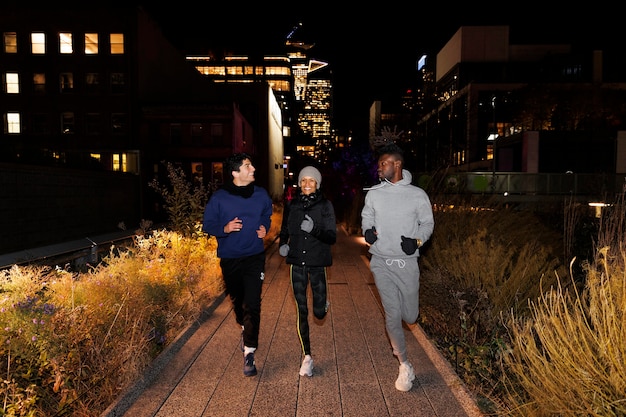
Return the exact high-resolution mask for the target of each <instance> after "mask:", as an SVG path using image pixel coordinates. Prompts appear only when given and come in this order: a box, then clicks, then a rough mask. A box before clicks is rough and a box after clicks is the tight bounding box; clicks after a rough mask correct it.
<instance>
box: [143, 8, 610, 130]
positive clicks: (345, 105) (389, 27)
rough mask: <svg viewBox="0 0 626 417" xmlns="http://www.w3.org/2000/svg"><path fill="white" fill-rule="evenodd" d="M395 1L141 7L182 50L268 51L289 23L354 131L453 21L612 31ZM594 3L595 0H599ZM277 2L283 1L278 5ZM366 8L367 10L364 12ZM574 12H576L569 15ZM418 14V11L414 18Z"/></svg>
mask: <svg viewBox="0 0 626 417" xmlns="http://www.w3.org/2000/svg"><path fill="white" fill-rule="evenodd" d="M396 3H397V4H400V3H399V2H393V1H392V2H386V3H385V7H384V8H379V9H378V8H370V9H368V8H363V9H362V10H361V11H360V12H357V11H342V12H337V11H333V12H332V13H329V10H334V9H328V8H324V7H320V5H319V3H316V4H315V7H316V8H315V7H313V6H311V5H310V4H308V3H307V4H306V10H305V11H302V10H301V9H299V7H300V8H301V7H302V6H299V3H287V4H288V6H286V5H283V6H281V5H280V4H278V5H277V4H274V3H272V5H271V9H270V8H268V7H267V6H265V7H263V6H252V8H250V9H247V10H248V11H247V12H245V11H242V10H236V8H235V7H234V6H228V5H224V6H223V7H221V8H220V10H219V13H218V14H210V13H209V14H206V13H204V14H202V13H195V12H194V10H196V8H195V7H194V6H191V5H188V6H186V5H185V2H182V3H181V2H179V6H178V8H177V9H172V8H171V6H169V7H167V8H164V7H159V6H153V5H150V6H145V7H144V8H145V9H146V10H147V11H148V12H149V13H150V14H151V15H152V16H153V17H154V19H155V20H156V21H157V22H158V23H159V25H160V26H161V28H162V30H163V32H164V35H166V37H167V38H168V39H170V40H171V41H172V43H173V44H174V45H175V46H176V47H178V48H179V49H181V51H182V52H184V53H185V54H189V53H206V52H208V50H209V49H220V48H223V49H224V50H228V51H232V52H236V53H253V52H257V51H258V52H263V53H268V54H271V53H275V52H277V51H280V50H281V49H280V48H281V47H282V46H283V45H284V41H285V39H286V37H287V35H288V34H289V33H290V32H291V31H292V29H293V28H294V26H296V25H298V24H301V27H300V28H299V29H298V30H297V31H296V35H301V34H304V37H305V40H306V41H309V42H311V43H314V44H315V46H314V47H313V48H312V49H311V50H310V57H311V58H315V59H320V60H325V61H327V62H329V64H330V67H331V69H332V71H333V88H334V107H335V109H334V116H335V120H334V123H335V127H336V128H338V129H340V130H343V131H345V130H347V129H351V130H352V131H356V132H361V131H364V130H366V128H367V117H368V115H369V108H370V106H371V104H372V103H373V102H374V101H375V100H381V101H382V102H383V103H389V102H392V101H394V100H395V101H398V100H399V99H400V97H401V95H402V93H403V92H404V91H405V90H406V89H407V88H410V87H412V84H411V80H412V77H414V76H415V67H416V62H417V60H418V59H419V57H421V56H422V55H423V54H427V55H428V56H429V59H431V60H434V59H435V58H436V53H437V52H439V50H440V49H441V48H442V47H443V46H444V45H445V44H446V42H448V40H450V38H451V37H452V36H453V35H454V33H455V32H456V31H457V30H458V29H459V28H460V27H461V26H476V25H485V26H491V25H509V26H510V42H511V43H528V44H533V43H572V44H578V45H584V46H588V47H591V48H604V47H605V46H606V45H608V44H609V41H610V39H612V38H615V37H616V36H617V34H618V33H619V26H618V25H617V24H614V23H611V22H612V21H614V20H615V18H614V17H611V14H610V13H609V12H607V11H605V10H608V9H602V8H597V9H594V10H584V11H580V12H576V11H574V12H573V13H574V14H575V15H574V16H569V17H568V18H567V19H563V17H562V16H561V15H560V14H559V13H556V12H555V13H553V14H550V13H545V12H544V11H543V10H542V9H540V8H539V6H533V5H532V4H526V6H525V8H524V9H522V10H518V11H516V12H515V13H507V14H504V13H502V14H495V15H494V14H493V13H491V12H490V11H489V10H490V9H485V8H482V9H481V8H480V7H476V6H475V5H472V6H470V5H465V6H461V7H460V8H459V7H457V6H455V8H454V13H453V14H454V15H453V16H451V14H452V13H451V12H442V11H437V7H436V6H429V7H430V9H432V10H430V11H429V8H428V7H427V8H425V9H424V8H422V10H425V12H424V13H415V12H413V11H412V10H409V9H410V8H407V6H406V3H404V4H403V5H396V6H394V4H396ZM600 5H601V3H600ZM281 7H284V9H282V8H281ZM369 10H372V11H369ZM576 13H577V14H576ZM420 16H423V17H420Z"/></svg>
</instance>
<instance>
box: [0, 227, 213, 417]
mask: <svg viewBox="0 0 626 417" xmlns="http://www.w3.org/2000/svg"><path fill="white" fill-rule="evenodd" d="M215 249H216V242H215V239H214V238H208V237H206V236H196V237H194V238H186V237H183V236H181V235H180V234H178V233H175V232H169V231H166V230H158V231H154V232H153V233H152V234H150V235H149V236H137V237H136V242H135V244H134V245H131V246H130V247H128V248H112V250H111V253H110V254H109V256H107V257H105V258H104V260H103V262H102V263H100V264H99V265H97V266H95V267H93V268H92V269H91V270H90V271H88V272H86V273H80V274H78V273H72V272H71V271H68V270H65V269H61V268H58V267H55V268H52V267H32V266H27V267H19V266H13V267H12V268H10V269H7V270H3V271H0V358H2V362H1V363H0V373H1V375H2V382H1V384H0V401H1V405H0V415H3V416H4V415H6V416H52V415H58V416H62V415H72V416H94V415H98V414H99V412H101V411H102V410H104V409H106V407H108V405H109V404H110V403H111V402H112V401H113V400H114V398H115V397H116V396H117V395H118V394H119V393H120V391H121V389H123V388H124V387H125V386H127V385H128V384H129V383H131V382H132V381H134V380H136V379H137V378H138V377H139V376H140V374H141V372H142V371H143V370H144V369H145V368H146V366H147V365H148V364H149V363H150V362H151V361H152V360H153V359H154V358H155V356H156V355H158V354H159V352H161V351H162V349H163V348H164V347H165V346H166V345H167V344H168V343H169V342H170V341H172V340H173V339H174V338H175V337H176V336H177V335H178V334H179V333H180V332H181V331H182V330H183V329H184V328H185V327H186V326H188V325H189V324H191V323H192V322H193V321H194V320H196V319H197V318H198V317H199V315H200V314H201V312H202V309H203V308H204V307H206V306H207V304H208V303H209V302H210V301H211V300H212V299H213V298H215V297H216V296H218V295H219V294H221V293H222V291H223V287H222V285H223V284H222V280H221V273H220V271H219V264H218V260H217V258H216V255H215V253H216V252H215Z"/></svg>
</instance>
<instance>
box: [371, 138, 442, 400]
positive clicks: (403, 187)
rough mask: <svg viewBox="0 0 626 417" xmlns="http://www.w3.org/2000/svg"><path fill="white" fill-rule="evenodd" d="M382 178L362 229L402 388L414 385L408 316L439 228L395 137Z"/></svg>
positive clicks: (414, 309)
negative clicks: (425, 250)
mask: <svg viewBox="0 0 626 417" xmlns="http://www.w3.org/2000/svg"><path fill="white" fill-rule="evenodd" d="M377 153H378V155H379V157H378V177H379V179H380V181H381V182H380V184H377V185H375V186H373V187H370V188H366V189H365V190H366V191H367V194H366V195H365V205H364V207H363V210H362V211H361V230H363V235H364V236H365V241H366V242H367V243H368V244H369V245H370V247H369V253H370V254H371V260H370V270H371V271H372V274H373V276H374V281H375V283H376V288H377V289H378V293H379V295H380V299H381V301H382V305H383V309H384V310H385V328H386V330H387V335H388V337H389V341H390V342H391V347H392V349H393V354H394V355H395V356H396V357H397V358H398V361H399V362H400V366H399V372H398V378H397V379H396V383H395V386H396V389H397V390H399V391H409V390H410V389H411V388H412V387H413V380H414V379H415V372H414V370H413V365H412V364H411V362H409V360H408V358H407V352H406V341H405V337H404V330H403V328H402V321H404V322H406V323H409V324H412V323H415V322H416V321H417V316H418V314H419V280H420V271H419V266H418V258H419V250H420V247H421V246H422V245H423V244H424V243H425V242H426V241H427V240H428V239H429V238H430V236H431V235H432V233H433V229H434V226H435V221H434V218H433V211H432V206H431V204H430V199H429V198H428V195H427V194H426V192H425V191H424V190H423V189H421V188H419V187H417V186H415V185H412V184H411V181H412V176H411V173H410V172H409V171H408V170H406V169H404V155H403V151H402V149H400V148H399V147H398V146H397V145H395V144H394V143H391V144H387V145H384V146H383V147H381V148H380V149H379V150H378V152H377Z"/></svg>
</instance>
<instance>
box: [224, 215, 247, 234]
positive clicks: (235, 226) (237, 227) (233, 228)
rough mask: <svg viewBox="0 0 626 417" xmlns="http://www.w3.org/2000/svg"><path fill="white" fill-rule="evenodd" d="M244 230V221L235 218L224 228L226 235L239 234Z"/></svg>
mask: <svg viewBox="0 0 626 417" xmlns="http://www.w3.org/2000/svg"><path fill="white" fill-rule="evenodd" d="M242 228H243V221H242V220H241V219H240V218H239V217H235V218H234V219H232V220H231V221H229V222H228V223H226V226H224V233H231V232H239V231H241V229H242Z"/></svg>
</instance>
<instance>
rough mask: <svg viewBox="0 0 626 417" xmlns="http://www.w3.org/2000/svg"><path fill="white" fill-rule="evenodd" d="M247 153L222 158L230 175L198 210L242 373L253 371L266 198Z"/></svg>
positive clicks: (268, 201) (267, 208)
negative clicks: (210, 241)
mask: <svg viewBox="0 0 626 417" xmlns="http://www.w3.org/2000/svg"><path fill="white" fill-rule="evenodd" d="M255 171H256V169H255V168H254V166H253V165H252V161H251V158H250V156H249V155H247V154H245V153H238V154H235V155H233V156H231V157H229V158H227V159H226V161H225V162H224V173H225V174H228V175H230V176H231V178H229V179H227V180H225V183H224V186H223V187H222V188H220V189H219V190H217V191H215V192H214V193H213V195H212V196H211V198H210V199H209V202H208V203H207V205H206V208H205V210H204V218H203V225H202V230H203V231H204V232H205V233H208V234H209V235H212V236H215V237H216V239H217V257H218V258H220V267H221V269H222V276H223V278H224V285H225V287H226V293H227V294H228V295H229V297H230V299H231V301H232V303H233V310H234V312H235V318H236V320H237V323H238V324H239V325H240V326H241V329H242V335H241V337H242V340H241V345H242V347H241V348H242V350H243V355H244V365H243V374H244V375H245V376H254V375H256V374H257V369H256V363H255V361H254V352H255V351H256V349H257V347H258V344H259V324H260V321H261V287H262V284H263V279H264V277H265V244H264V242H263V238H265V235H266V234H267V231H268V230H270V222H271V217H272V199H271V198H270V196H269V194H268V193H267V191H266V190H265V189H263V188H261V187H258V186H256V185H254V172H255Z"/></svg>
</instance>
